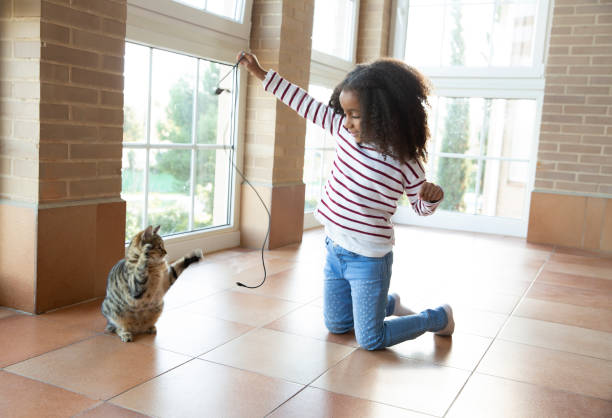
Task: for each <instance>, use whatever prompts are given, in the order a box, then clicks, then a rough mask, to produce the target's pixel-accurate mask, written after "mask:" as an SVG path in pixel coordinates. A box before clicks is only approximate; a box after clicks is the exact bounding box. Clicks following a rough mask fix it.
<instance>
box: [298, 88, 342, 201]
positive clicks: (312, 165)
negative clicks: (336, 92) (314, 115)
mask: <svg viewBox="0 0 612 418" xmlns="http://www.w3.org/2000/svg"><path fill="white" fill-rule="evenodd" d="M308 91H309V93H310V94H311V95H312V97H314V98H315V99H317V100H318V101H320V102H323V103H326V102H327V101H328V100H329V97H330V96H331V93H332V89H329V88H327V87H323V86H318V85H315V84H311V85H310V86H309V88H308ZM334 147H335V142H334V138H333V137H332V136H331V135H330V134H329V131H327V130H324V129H321V127H319V126H316V125H315V124H314V123H312V122H308V123H307V125H306V140H305V152H304V184H305V185H306V192H305V194H306V198H305V203H304V211H305V212H310V211H313V210H314V209H315V208H316V206H317V203H318V202H319V199H320V198H321V192H322V190H323V185H324V184H325V181H326V180H327V176H328V175H329V172H330V171H331V164H332V162H333V158H334V152H335V151H334V150H335V148H334Z"/></svg>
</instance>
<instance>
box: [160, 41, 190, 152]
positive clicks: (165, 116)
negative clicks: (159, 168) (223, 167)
mask: <svg viewBox="0 0 612 418" xmlns="http://www.w3.org/2000/svg"><path fill="white" fill-rule="evenodd" d="M196 69H197V60H196V59H195V58H192V57H188V56H186V55H180V54H175V53H173V52H167V51H161V50H158V49H154V50H153V67H152V86H151V133H150V135H151V143H163V142H166V143H167V142H171V143H181V144H187V143H190V142H191V132H192V123H193V117H192V115H193V96H194V95H193V91H194V86H195V79H196Z"/></svg>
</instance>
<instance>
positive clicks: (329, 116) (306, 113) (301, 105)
mask: <svg viewBox="0 0 612 418" xmlns="http://www.w3.org/2000/svg"><path fill="white" fill-rule="evenodd" d="M238 58H240V55H239V56H238ZM241 62H242V64H243V66H244V67H245V68H246V69H247V70H248V71H249V72H250V73H251V74H253V75H254V76H255V77H257V78H258V79H260V80H262V82H263V86H264V89H265V90H266V91H267V92H270V93H272V94H274V95H275V96H276V97H277V98H278V99H280V100H281V101H282V102H283V103H285V104H286V105H287V106H289V107H290V108H292V109H293V110H295V111H296V112H297V113H298V114H299V115H300V116H302V117H303V118H306V119H308V120H309V121H311V122H313V123H314V124H315V125H318V126H320V127H321V128H323V129H327V130H329V132H330V133H331V134H332V135H333V134H334V133H336V132H337V131H338V129H339V127H340V124H341V123H342V117H343V116H342V115H339V114H334V112H333V110H332V109H331V108H330V107H328V106H327V105H325V104H323V103H321V102H318V101H316V100H315V99H314V98H313V97H311V96H310V95H309V94H308V93H307V92H306V91H305V90H304V89H301V88H300V87H299V86H297V85H296V84H293V83H291V82H289V81H287V80H285V79H284V78H282V77H281V76H280V75H279V74H278V73H277V72H276V71H273V70H270V71H267V72H266V71H265V70H264V69H263V68H261V65H259V61H258V60H257V57H256V56H255V55H253V54H250V53H248V52H244V58H243V59H242V61H241Z"/></svg>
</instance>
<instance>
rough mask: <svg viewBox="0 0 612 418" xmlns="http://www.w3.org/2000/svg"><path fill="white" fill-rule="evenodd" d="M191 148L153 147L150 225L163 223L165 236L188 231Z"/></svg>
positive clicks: (150, 156)
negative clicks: (161, 148) (166, 148)
mask: <svg viewBox="0 0 612 418" xmlns="http://www.w3.org/2000/svg"><path fill="white" fill-rule="evenodd" d="M190 167H191V151H190V150H178V149H171V150H151V151H150V155H149V206H148V219H147V224H151V225H161V233H162V234H163V235H167V234H173V233H177V232H184V231H188V230H189V212H190V208H191V198H190V188H189V183H190V172H191V171H190Z"/></svg>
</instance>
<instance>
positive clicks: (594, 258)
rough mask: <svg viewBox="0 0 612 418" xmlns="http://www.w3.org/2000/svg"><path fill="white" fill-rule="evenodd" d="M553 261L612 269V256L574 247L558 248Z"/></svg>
mask: <svg viewBox="0 0 612 418" xmlns="http://www.w3.org/2000/svg"><path fill="white" fill-rule="evenodd" d="M550 260H551V261H555V262H559V263H570V264H582V265H588V266H595V267H603V268H609V269H611V270H612V257H610V255H609V254H608V255H607V256H606V255H605V254H602V253H596V252H593V251H588V250H581V249H574V248H558V249H557V250H555V252H554V253H553V254H552V255H551V257H550Z"/></svg>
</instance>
